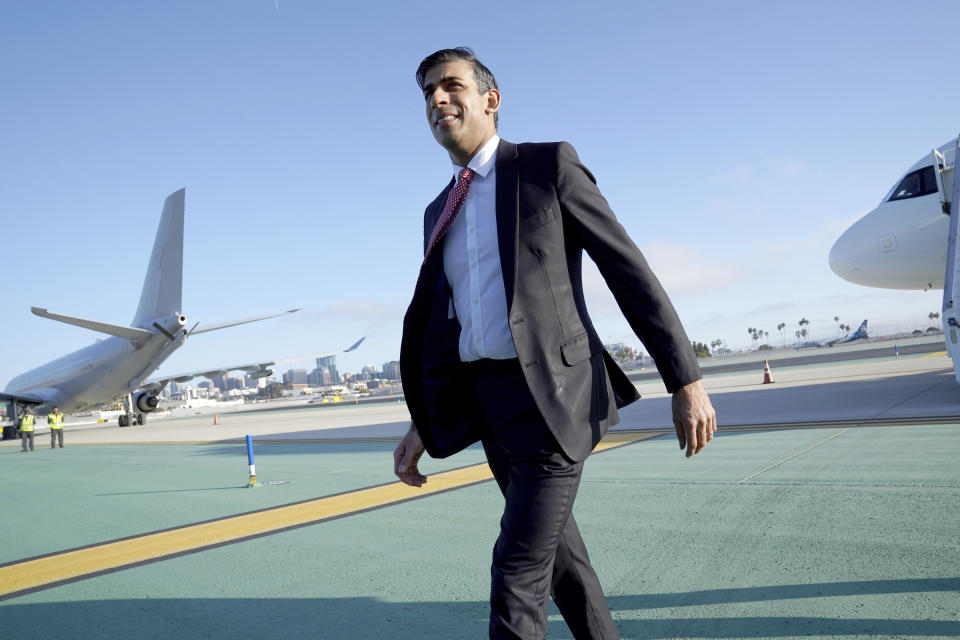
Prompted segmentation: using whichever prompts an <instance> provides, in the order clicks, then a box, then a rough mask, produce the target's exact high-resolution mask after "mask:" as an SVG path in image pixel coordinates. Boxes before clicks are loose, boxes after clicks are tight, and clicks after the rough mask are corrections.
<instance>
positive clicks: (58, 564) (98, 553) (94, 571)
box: [0, 432, 659, 600]
mask: <svg viewBox="0 0 960 640" xmlns="http://www.w3.org/2000/svg"><path fill="white" fill-rule="evenodd" d="M656 435H659V434H658V433H648V432H644V433H629V434H624V433H614V434H611V436H610V438H609V439H604V441H602V442H601V443H600V444H599V445H597V448H596V449H595V450H594V451H595V452H602V451H609V450H610V449H616V448H619V447H623V446H626V445H629V444H633V443H634V442H639V441H640V440H645V439H647V438H651V437H654V436H656ZM492 479H493V476H492V475H491V473H490V468H489V467H488V466H487V465H486V463H483V464H477V465H472V466H469V467H463V468H461V469H453V470H451V471H444V472H442V473H436V474H433V475H431V476H430V478H429V481H428V482H427V484H426V485H424V486H423V487H420V488H419V489H418V488H416V487H408V486H407V485H405V484H403V483H401V482H392V483H389V484H385V485H380V486H375V487H368V488H365V489H359V490H356V491H348V492H346V493H341V494H337V495H332V496H325V497H323V498H316V499H312V500H306V501H303V502H296V503H292V504H287V505H281V506H279V507H269V508H266V509H262V510H259V511H253V512H250V513H244V514H239V515H234V516H227V517H224V518H218V519H215V520H209V521H206V522H199V523H196V524H192V525H186V526H183V527H176V528H173V529H167V530H163V531H157V532H154V533H147V534H142V535H138V536H133V537H130V538H124V539H120V540H114V541H110V542H103V543H98V544H93V545H91V546H88V547H83V548H79V549H72V550H68V551H61V552H56V553H52V554H49V555H45V556H40V557H36V558H28V559H25V560H19V561H14V562H12V563H9V564H6V565H0V600H6V599H9V598H14V597H17V596H21V595H25V594H27V593H32V592H34V591H39V590H42V589H48V588H51V587H55V586H58V585H62V584H66V583H68V582H75V581H77V580H83V579H86V578H92V577H95V576H98V575H103V574H105V573H111V572H114V571H119V570H122V569H128V568H132V567H136V566H139V565H143V564H147V563H150V562H157V561H159V560H164V559H167V558H173V557H177V556H181V555H184V554H188V553H195V552H197V551H203V550H206V549H211V548H214V547H219V546H223V545H226V544H232V543H235V542H242V541H244V540H250V539H252V538H258V537H261V536H265V535H270V534H273V533H279V532H281V531H288V530H290V529H295V528H298V527H303V526H307V525H312V524H318V523H320V522H326V521H328V520H334V519H337V518H343V517H345V516H350V515H355V514H359V513H364V512H367V511H371V510H373V509H379V508H382V507H387V506H391V505H395V504H399V503H401V502H406V501H409V500H416V499H419V498H425V497H427V496H431V495H436V494H439V493H443V492H447V491H452V490H454V489H460V488H463V487H469V486H472V485H475V484H479V483H481V482H487V481H489V480H492Z"/></svg>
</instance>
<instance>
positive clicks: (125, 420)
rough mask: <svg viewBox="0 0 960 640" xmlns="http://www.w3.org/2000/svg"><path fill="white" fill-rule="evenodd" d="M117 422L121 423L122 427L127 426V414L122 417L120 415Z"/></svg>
mask: <svg viewBox="0 0 960 640" xmlns="http://www.w3.org/2000/svg"><path fill="white" fill-rule="evenodd" d="M117 424H119V425H120V426H121V427H125V426H127V416H120V417H118V418H117Z"/></svg>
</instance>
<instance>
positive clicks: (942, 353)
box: [920, 351, 947, 358]
mask: <svg viewBox="0 0 960 640" xmlns="http://www.w3.org/2000/svg"><path fill="white" fill-rule="evenodd" d="M945 355H947V352H946V351H934V352H933V353H928V354H926V355H922V356H920V357H921V358H938V357H940V356H945Z"/></svg>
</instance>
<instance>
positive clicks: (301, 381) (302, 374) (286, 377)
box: [283, 369, 310, 385]
mask: <svg viewBox="0 0 960 640" xmlns="http://www.w3.org/2000/svg"><path fill="white" fill-rule="evenodd" d="M283 384H284V385H292V384H297V385H309V384H310V383H309V382H307V370H306V369H287V372H286V373H284V374H283Z"/></svg>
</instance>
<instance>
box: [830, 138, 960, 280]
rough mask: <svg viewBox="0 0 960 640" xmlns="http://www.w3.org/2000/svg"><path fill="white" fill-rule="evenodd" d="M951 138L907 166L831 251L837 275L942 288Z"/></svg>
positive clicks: (953, 146) (952, 148) (953, 151)
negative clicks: (902, 173)
mask: <svg viewBox="0 0 960 640" xmlns="http://www.w3.org/2000/svg"><path fill="white" fill-rule="evenodd" d="M956 146H957V145H956V141H955V140H952V141H950V142H948V143H947V144H944V145H942V146H941V147H939V148H937V149H934V150H933V151H932V152H931V153H928V154H926V155H925V156H924V157H922V158H921V159H920V160H918V161H917V162H915V163H914V164H913V166H911V167H910V168H909V169H908V170H907V172H906V174H904V175H903V176H902V177H901V178H900V179H899V180H897V182H896V183H895V184H894V185H893V188H891V189H890V191H888V192H887V195H886V196H884V198H883V200H881V201H880V204H878V205H877V206H876V208H874V209H873V210H872V211H870V212H869V213H868V214H866V215H865V216H863V217H862V218H860V219H859V220H857V221H856V222H854V223H853V225H851V227H850V228H849V229H847V230H846V231H844V232H843V234H842V235H841V236H840V237H839V238H838V239H837V240H836V242H835V243H834V245H833V247H832V248H831V249H830V257H829V262H830V268H831V269H833V272H834V273H836V274H837V275H838V276H840V277H841V278H843V279H844V280H847V281H849V282H853V283H854V284H862V285H865V286H868V287H880V288H883V289H923V290H927V289H942V288H943V282H944V274H945V273H946V262H947V234H948V231H949V227H950V206H949V202H950V197H949V194H948V193H947V191H948V190H950V187H951V186H952V185H953V163H954V157H955V155H956Z"/></svg>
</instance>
